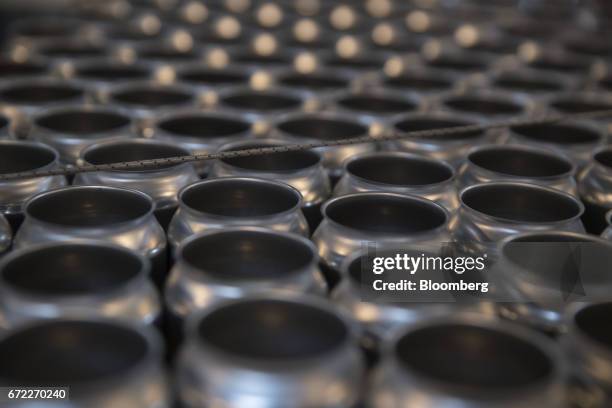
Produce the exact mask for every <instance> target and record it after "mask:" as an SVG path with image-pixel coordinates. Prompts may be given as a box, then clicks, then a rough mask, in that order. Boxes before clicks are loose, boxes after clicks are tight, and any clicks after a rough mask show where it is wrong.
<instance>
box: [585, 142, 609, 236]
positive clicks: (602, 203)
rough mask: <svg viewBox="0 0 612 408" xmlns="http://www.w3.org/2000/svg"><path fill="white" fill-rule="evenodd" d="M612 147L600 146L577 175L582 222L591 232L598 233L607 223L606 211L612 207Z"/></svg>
mask: <svg viewBox="0 0 612 408" xmlns="http://www.w3.org/2000/svg"><path fill="white" fill-rule="evenodd" d="M611 177H612V148H610V147H601V148H600V149H597V150H595V151H594V152H593V154H592V155H591V160H590V161H589V162H588V164H587V165H586V167H585V168H584V170H583V171H582V172H580V174H579V175H578V192H579V194H580V198H581V199H582V201H583V202H584V206H585V212H584V216H583V222H584V225H585V227H586V229H587V231H589V232H590V233H592V234H600V233H601V232H602V231H603V230H604V229H605V228H606V227H607V225H608V223H607V220H606V213H607V212H608V211H609V210H610V209H612V194H611V193H610V186H611V184H610V183H611V181H612V178H611Z"/></svg>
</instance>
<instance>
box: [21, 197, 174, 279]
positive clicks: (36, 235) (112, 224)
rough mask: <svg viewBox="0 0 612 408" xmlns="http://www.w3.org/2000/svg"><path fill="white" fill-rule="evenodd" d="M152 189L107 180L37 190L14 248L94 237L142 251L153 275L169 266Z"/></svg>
mask: <svg viewBox="0 0 612 408" xmlns="http://www.w3.org/2000/svg"><path fill="white" fill-rule="evenodd" d="M154 208H155V204H154V203H153V199H152V198H151V197H149V196H148V195H146V194H144V193H141V192H139V191H136V190H129V189H126V188H118V187H108V186H74V187H64V188H59V189H56V190H52V191H48V192H45V193H41V194H38V195H36V196H34V197H32V198H31V199H29V200H28V201H27V202H26V204H25V210H24V212H25V220H24V222H23V224H22V225H21V227H20V228H19V231H18V232H17V234H16V236H15V241H14V245H15V248H26V247H28V246H30V245H33V244H36V243H42V242H65V241H70V240H75V239H76V240H78V239H92V240H98V241H104V242H111V243H115V244H118V245H121V246H124V247H126V248H129V249H132V250H134V251H137V252H139V253H141V254H143V255H145V256H147V257H149V258H150V259H151V261H152V266H153V270H152V274H153V278H154V279H155V280H156V281H157V282H159V281H162V280H163V277H164V276H165V272H166V237H165V235H164V230H163V229H162V227H161V226H160V225H159V223H158V222H157V220H156V219H155V216H154V215H153V210H154Z"/></svg>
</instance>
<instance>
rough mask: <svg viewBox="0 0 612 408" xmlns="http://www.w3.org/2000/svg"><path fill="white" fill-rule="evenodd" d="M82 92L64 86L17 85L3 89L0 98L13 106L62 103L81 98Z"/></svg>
mask: <svg viewBox="0 0 612 408" xmlns="http://www.w3.org/2000/svg"><path fill="white" fill-rule="evenodd" d="M82 95H83V91H82V90H81V89H79V88H75V87H72V86H69V85H64V84H32V85H17V86H14V87H11V88H8V89H5V90H4V91H2V93H1V94H0V98H2V99H3V100H5V101H7V102H9V103H15V104H39V103H49V102H62V101H66V100H70V99H74V98H78V97H81V96H82Z"/></svg>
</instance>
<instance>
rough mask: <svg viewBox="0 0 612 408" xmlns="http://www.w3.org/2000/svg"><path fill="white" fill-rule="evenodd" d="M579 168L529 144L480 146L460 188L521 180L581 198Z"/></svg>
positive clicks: (461, 175)
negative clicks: (577, 180)
mask: <svg viewBox="0 0 612 408" xmlns="http://www.w3.org/2000/svg"><path fill="white" fill-rule="evenodd" d="M575 173H576V167H575V166H574V165H573V164H572V162H571V161H570V160H569V159H568V158H566V157H565V156H563V155H561V154H558V153H556V152H552V153H551V152H550V150H546V149H544V148H538V147H535V146H534V147H532V146H527V145H512V144H510V145H501V146H500V145H486V146H481V147H476V148H474V149H473V150H472V151H470V153H469V154H468V155H467V158H466V160H465V162H464V163H463V165H462V166H461V168H460V169H459V173H458V176H457V181H458V185H459V187H460V189H463V188H465V187H468V186H471V185H473V184H478V183H487V182H490V181H518V182H525V183H532V184H539V185H543V186H548V187H552V188H556V189H558V190H561V191H565V192H566V193H569V194H572V195H574V196H575V195H577V187H576V181H575V180H574V176H575Z"/></svg>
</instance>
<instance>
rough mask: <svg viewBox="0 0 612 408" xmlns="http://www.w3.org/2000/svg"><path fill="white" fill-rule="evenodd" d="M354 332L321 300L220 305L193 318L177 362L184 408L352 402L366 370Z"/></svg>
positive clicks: (287, 407)
mask: <svg viewBox="0 0 612 408" xmlns="http://www.w3.org/2000/svg"><path fill="white" fill-rule="evenodd" d="M354 330H355V328H354V327H353V326H352V324H351V323H350V322H349V321H347V320H345V319H344V317H342V316H341V315H339V314H337V312H336V311H335V310H334V309H333V308H332V307H331V305H329V304H328V303H327V302H325V301H324V300H322V299H315V298H307V297H295V296H293V297H292V298H288V297H278V296H277V297H272V298H270V297H266V298H261V297H250V298H246V299H242V300H237V301H236V300H234V301H229V302H226V303H223V304H219V305H217V306H216V307H214V308H212V309H209V310H207V311H206V312H205V313H204V314H203V315H202V316H200V317H199V318H197V319H193V320H191V324H190V325H189V329H188V333H189V336H188V339H189V340H188V341H187V343H186V344H185V346H184V347H183V349H182V351H181V354H180V358H179V363H178V367H179V371H178V379H177V381H178V390H179V391H178V392H179V396H180V401H181V402H182V404H183V405H184V406H185V407H186V408H196V407H204V406H210V405H211V404H215V403H216V404H222V405H223V406H224V407H227V408H243V407H245V406H246V405H249V406H251V404H257V405H258V406H261V407H266V408H281V407H282V408H298V407H319V408H332V407H333V408H335V407H351V406H354V405H355V404H356V403H357V401H358V398H359V390H360V388H361V385H362V384H361V381H362V380H363V375H364V364H363V361H362V356H361V355H360V352H359V349H358V347H357V342H356V340H355V336H354V334H355V332H354ZM245 339H248V341H244V340H245ZM255 390H256V391H255ZM254 392H255V394H254Z"/></svg>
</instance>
